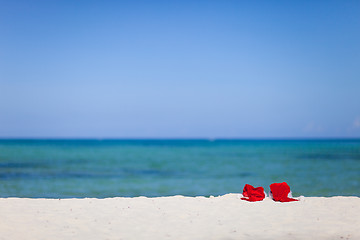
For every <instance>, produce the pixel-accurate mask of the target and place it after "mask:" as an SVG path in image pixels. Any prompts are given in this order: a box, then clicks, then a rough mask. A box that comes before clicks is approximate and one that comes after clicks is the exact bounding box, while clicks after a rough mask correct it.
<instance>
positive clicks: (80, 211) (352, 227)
mask: <svg viewBox="0 0 360 240" xmlns="http://www.w3.org/2000/svg"><path fill="white" fill-rule="evenodd" d="M240 197H241V194H227V195H224V196H219V197H210V198H205V197H183V196H173V197H160V198H145V197H138V198H107V199H90V198H87V199H61V200H59V199H26V198H1V199H0V239H310V238H312V239H360V231H359V229H360V228H359V227H360V198H358V197H331V198H320V197H305V198H304V197H302V198H301V201H299V202H289V203H279V202H274V201H272V200H271V199H269V198H265V200H264V201H261V202H247V201H243V200H240Z"/></svg>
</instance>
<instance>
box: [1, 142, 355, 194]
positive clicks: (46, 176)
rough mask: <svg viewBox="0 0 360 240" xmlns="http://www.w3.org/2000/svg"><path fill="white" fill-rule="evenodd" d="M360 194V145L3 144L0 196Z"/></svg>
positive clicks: (343, 143) (194, 143)
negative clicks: (282, 188) (257, 190)
mask: <svg viewBox="0 0 360 240" xmlns="http://www.w3.org/2000/svg"><path fill="white" fill-rule="evenodd" d="M282 181H286V182H287V183H288V184H289V185H290V187H291V190H292V192H293V195H294V196H299V195H304V196H335V195H353V196H360V140H215V141H209V140H0V197H32V198H40V197H41V198H42V197H45V198H70V197H77V198H83V197H97V198H105V197H119V196H122V197H134V196H148V197H155V196H171V195H186V196H198V195H203V196H210V195H214V196H217V195H222V194H226V193H241V192H242V189H243V187H244V185H245V184H246V183H248V184H252V185H253V186H263V187H264V188H265V190H266V191H268V189H269V185H270V184H271V183H273V182H282Z"/></svg>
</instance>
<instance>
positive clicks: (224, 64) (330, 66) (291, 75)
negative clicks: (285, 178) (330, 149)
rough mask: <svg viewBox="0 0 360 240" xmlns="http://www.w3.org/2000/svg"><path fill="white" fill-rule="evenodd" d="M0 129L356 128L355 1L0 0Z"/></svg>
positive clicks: (230, 134)
mask: <svg viewBox="0 0 360 240" xmlns="http://www.w3.org/2000/svg"><path fill="white" fill-rule="evenodd" d="M0 4H1V5H0V6H1V7H0V34H1V37H0V137H2V138H6V137H11V138H19V137H20V138H49V137H50V138H57V137H60V138H67V137H70V138H312V137H360V30H359V29H360V17H359V16H360V1H66V0H65V1H2V0H0Z"/></svg>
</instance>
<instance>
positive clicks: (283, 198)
mask: <svg viewBox="0 0 360 240" xmlns="http://www.w3.org/2000/svg"><path fill="white" fill-rule="evenodd" d="M290 193H291V191H290V187H289V185H288V184H287V183H286V182H282V183H273V184H271V185H270V197H271V198H272V199H273V200H274V201H278V202H292V201H299V200H297V199H294V198H291V197H290V196H291V194H290ZM264 198H265V191H264V188H263V187H257V188H254V187H253V186H251V185H249V184H245V187H244V190H243V198H241V199H242V200H246V201H249V202H256V201H262V200H263V199H264Z"/></svg>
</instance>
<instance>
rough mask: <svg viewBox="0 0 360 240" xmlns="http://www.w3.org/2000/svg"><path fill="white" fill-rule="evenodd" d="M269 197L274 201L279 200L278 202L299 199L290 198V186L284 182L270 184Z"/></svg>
mask: <svg viewBox="0 0 360 240" xmlns="http://www.w3.org/2000/svg"><path fill="white" fill-rule="evenodd" d="M270 197H271V198H272V199H273V200H274V201H279V202H292V201H299V200H297V199H294V198H291V191H290V187H289V185H288V184H287V183H286V182H282V183H273V184H271V185H270Z"/></svg>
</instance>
